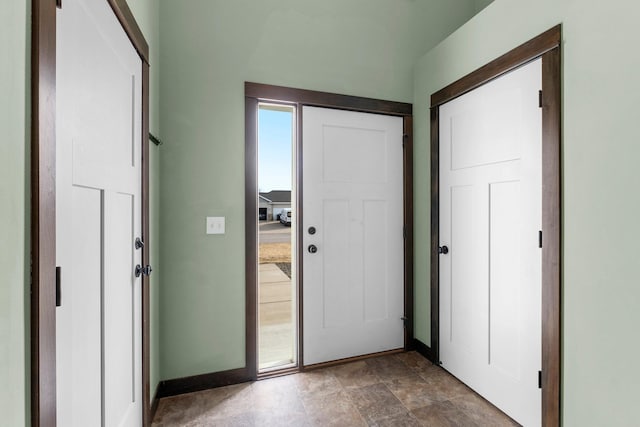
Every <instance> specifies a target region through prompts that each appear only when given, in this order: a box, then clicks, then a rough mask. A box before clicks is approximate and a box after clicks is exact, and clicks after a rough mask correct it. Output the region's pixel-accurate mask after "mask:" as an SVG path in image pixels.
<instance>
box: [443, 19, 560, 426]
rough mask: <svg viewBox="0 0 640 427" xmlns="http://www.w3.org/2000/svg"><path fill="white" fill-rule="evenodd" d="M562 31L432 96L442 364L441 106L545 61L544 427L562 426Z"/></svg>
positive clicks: (556, 29)
mask: <svg viewBox="0 0 640 427" xmlns="http://www.w3.org/2000/svg"><path fill="white" fill-rule="evenodd" d="M561 39H562V27H561V25H558V26H556V27H554V28H552V29H550V30H548V31H546V32H545V33H543V34H541V35H540V36H538V37H536V38H534V39H532V40H531V41H529V42H527V43H524V44H523V45H521V46H520V47H518V48H516V49H514V50H512V51H510V52H509V53H507V54H505V55H503V56H501V57H500V58H498V59H496V60H495V61H492V62H491V63H489V64H487V65H485V66H483V67H481V68H479V69H478V70H476V71H474V72H472V73H471V74H469V75H468V76H466V77H463V78H462V79H460V80H458V81H457V82H455V83H453V84H451V85H449V86H447V87H446V88H444V89H442V90H440V91H439V92H436V93H435V94H433V95H432V96H431V102H432V109H431V350H432V353H433V355H434V357H435V358H436V360H437V359H438V340H439V337H438V321H439V301H438V286H439V283H438V282H439V278H438V244H439V241H438V237H439V236H438V233H439V222H438V213H439V204H438V192H439V180H438V168H439V164H438V150H439V131H438V106H439V105H441V104H443V103H444V102H447V101H449V100H452V99H454V98H456V97H458V96H460V95H463V94H464V93H466V92H468V91H470V90H472V89H474V88H476V87H478V86H480V85H482V84H484V83H486V82H489V81H491V80H493V79H495V78H497V77H499V76H501V75H503V74H505V73H506V72H509V71H511V70H513V69H516V68H518V67H520V66H521V65H523V64H525V63H527V62H529V61H531V60H533V59H537V58H542V93H543V98H542V103H543V106H542V227H543V232H544V245H543V248H542V425H543V426H545V427H552V426H559V425H560V422H561V403H562V402H561V395H560V390H561V378H562V368H561V360H562V359H561V342H562V335H561V334H562V329H561V310H562V307H561V268H562V260H561V244H562V242H561V236H562V234H561V232H562V230H561V212H562V211H561V209H562V204H561V144H562V117H561V114H562V99H561V97H562V87H561V84H562V78H561V66H562V65H561V48H560V41H561Z"/></svg>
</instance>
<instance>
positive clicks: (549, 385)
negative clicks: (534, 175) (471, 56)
mask: <svg viewBox="0 0 640 427" xmlns="http://www.w3.org/2000/svg"><path fill="white" fill-rule="evenodd" d="M561 84H562V82H561V51H560V49H554V50H551V51H549V52H547V53H545V54H544V55H542V229H543V230H544V244H543V246H542V284H543V286H542V425H544V426H559V425H560V417H561V414H560V408H561V396H560V390H561V379H562V377H561V366H560V363H561V360H562V359H561V357H562V355H561V340H562V336H561V334H562V327H561V317H560V313H561V310H562V305H561V282H560V280H561V279H560V278H561V277H562V276H561V267H562V264H561V246H560V245H561V224H562V223H561V216H560V213H561V211H562V201H561V200H562V199H561V196H562V194H561V191H562V190H561V173H562V163H561V151H560V147H561V138H562V110H561V109H562V107H561V105H562V99H561V97H562V90H561Z"/></svg>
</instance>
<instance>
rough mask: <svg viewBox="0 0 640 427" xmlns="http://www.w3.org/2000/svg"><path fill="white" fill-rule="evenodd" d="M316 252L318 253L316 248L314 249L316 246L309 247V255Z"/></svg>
mask: <svg viewBox="0 0 640 427" xmlns="http://www.w3.org/2000/svg"><path fill="white" fill-rule="evenodd" d="M316 252H318V248H317V247H316V245H309V253H310V254H315V253H316Z"/></svg>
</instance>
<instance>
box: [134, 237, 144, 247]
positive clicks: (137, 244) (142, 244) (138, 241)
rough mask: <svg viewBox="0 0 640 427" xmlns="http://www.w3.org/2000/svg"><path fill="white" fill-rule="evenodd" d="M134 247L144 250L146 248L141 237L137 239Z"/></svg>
mask: <svg viewBox="0 0 640 427" xmlns="http://www.w3.org/2000/svg"><path fill="white" fill-rule="evenodd" d="M134 246H135V248H136V249H142V248H144V242H143V241H142V239H140V238H139V237H136V241H135V243H134Z"/></svg>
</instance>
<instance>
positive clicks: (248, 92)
mask: <svg viewBox="0 0 640 427" xmlns="http://www.w3.org/2000/svg"><path fill="white" fill-rule="evenodd" d="M244 94H245V96H247V97H249V98H256V99H260V100H263V101H278V102H289V103H294V104H300V105H307V106H314V107H327V108H334V109H339V110H350V111H360V112H365V113H377V114H387V115H390V116H410V115H411V114H413V107H412V105H411V104H407V103H404V102H394V101H383V100H379V99H372V98H362V97H359V96H349V95H338V94H335V93H327V92H317V91H313V90H306V89H294V88H289V87H283V86H272V85H266V84H261V83H251V82H245V84H244Z"/></svg>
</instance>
